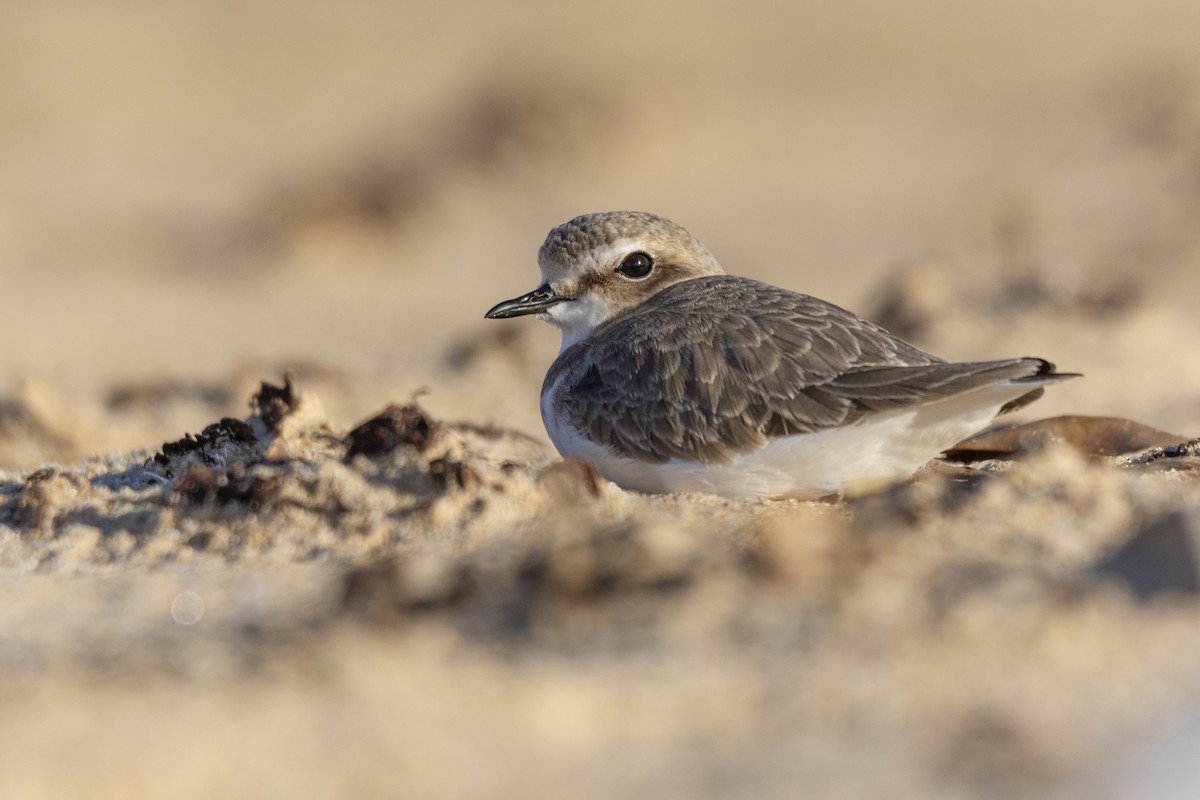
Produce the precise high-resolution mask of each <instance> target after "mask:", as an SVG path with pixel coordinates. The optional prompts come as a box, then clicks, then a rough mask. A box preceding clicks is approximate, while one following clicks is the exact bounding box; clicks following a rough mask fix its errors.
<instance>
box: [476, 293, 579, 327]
mask: <svg viewBox="0 0 1200 800" xmlns="http://www.w3.org/2000/svg"><path fill="white" fill-rule="evenodd" d="M570 299H571V298H569V297H562V296H560V295H557V294H555V293H554V290H553V289H551V288H550V284H543V285H541V286H539V287H538V288H536V289H534V290H533V291H532V292H530V293H529V294H523V295H521V296H520V297H516V298H513V299H512V300H505V301H504V302H503V303H497V304H496V305H495V306H494V307H493V308H492V310H491V311H489V312H487V313H486V314H484V315H483V316H484V317H485V318H487V319H507V318H508V317H523V316H525V315H526V314H540V313H541V312H543V311H545V310H546V309H547V308H549V307H550V306H553V305H557V304H559V303H561V302H563V301H564V300H570Z"/></svg>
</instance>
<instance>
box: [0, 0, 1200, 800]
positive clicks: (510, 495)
mask: <svg viewBox="0 0 1200 800" xmlns="http://www.w3.org/2000/svg"><path fill="white" fill-rule="evenodd" d="M810 5H811V7H807V8H806V7H803V6H800V5H794V7H791V8H780V7H779V4H776V3H759V2H749V3H740V4H736V5H733V6H727V5H724V4H717V3H682V2H679V3H674V2H671V3H660V4H655V5H653V6H649V7H648V6H646V5H645V4H640V3H617V4H609V5H595V4H593V5H590V6H584V5H574V4H549V3H547V4H541V3H519V4H493V3H461V4H454V5H453V6H445V5H437V4H428V5H426V4H409V3H392V4H384V3H358V4H353V5H344V4H340V5H339V4H321V3H310V2H276V1H275V0H270V1H268V2H258V3H253V4H234V3H209V4H200V3H192V4H181V3H173V4H163V3H150V2H122V3H116V4H112V3H110V4H104V5H103V6H100V5H96V4H89V3H83V2H77V0H66V1H64V2H58V3H44V4H22V3H5V4H3V6H2V13H3V19H4V24H3V25H0V108H2V109H3V118H4V124H3V125H0V176H2V178H0V341H2V342H4V346H3V349H2V351H0V470H7V472H3V473H0V587H2V588H0V598H2V600H3V602H0V697H2V698H3V702H4V707H5V713H4V715H3V718H2V719H0V796H3V797H31V798H39V797H63V796H72V795H80V794H87V795H88V796H94V797H107V796H112V797H122V798H130V797H163V796H179V797H193V796H194V797H210V796H225V797H261V796H283V795H287V796H296V797H306V796H307V797H333V796H338V797H343V796H352V797H395V796H414V797H417V796H419V797H429V796H442V797H502V796H518V795H519V796H530V797H569V796H581V797H614V796H633V795H635V794H636V795H639V796H658V797H731V796H758V797H766V796H779V797H792V796H797V794H803V795H804V796H814V797H815V796H864V795H870V796H889V797H922V798H925V797H961V796H988V797H1008V796H1018V795H1023V794H1031V795H1037V796H1048V795H1050V794H1056V796H1062V797H1073V796H1088V797H1124V796H1130V795H1132V794H1135V793H1136V794H1142V793H1144V792H1146V791H1151V790H1153V791H1157V792H1159V794H1158V795H1157V796H1179V797H1185V796H1194V792H1195V789H1196V784H1195V783H1189V780H1194V779H1195V778H1196V776H1195V775H1194V774H1193V775H1188V774H1187V773H1186V769H1187V768H1188V766H1189V764H1188V759H1187V758H1185V757H1182V756H1181V757H1179V758H1175V757H1174V755H1173V754H1178V753H1184V754H1186V753H1187V752H1191V751H1190V750H1189V746H1190V744H1192V743H1195V742H1196V741H1197V740H1200V736H1198V735H1197V734H1196V732H1195V720H1196V719H1197V718H1198V712H1200V704H1197V703H1196V702H1195V701H1194V699H1193V698H1194V697H1195V696H1196V691H1197V689H1200V672H1198V670H1200V638H1198V633H1197V632H1198V630H1200V627H1198V626H1200V608H1197V606H1196V602H1195V598H1194V596H1192V595H1189V594H1187V593H1186V591H1185V592H1184V593H1182V594H1179V595H1164V596H1159V597H1155V598H1151V599H1145V598H1143V599H1141V600H1139V599H1135V595H1134V594H1133V593H1132V592H1131V591H1130V590H1129V587H1128V586H1127V585H1123V583H1122V581H1121V580H1119V579H1118V580H1113V579H1112V575H1113V574H1114V572H1113V570H1111V569H1109V568H1108V567H1106V566H1104V565H1105V564H1106V563H1108V562H1106V559H1109V558H1110V556H1111V555H1112V554H1113V553H1114V552H1119V551H1120V548H1121V547H1122V546H1124V545H1125V544H1126V543H1127V542H1129V541H1130V540H1133V539H1136V538H1137V537H1139V536H1147V535H1149V536H1151V537H1153V536H1159V537H1160V538H1161V537H1162V536H1164V535H1165V536H1166V538H1167V539H1169V540H1171V541H1175V540H1173V539H1171V538H1170V537H1171V536H1172V535H1174V534H1171V533H1170V531H1185V532H1186V531H1190V533H1188V534H1187V536H1183V539H1188V537H1189V536H1190V537H1191V538H1190V540H1189V541H1193V542H1195V541H1196V540H1198V539H1200V484H1198V483H1197V479H1196V477H1195V476H1196V472H1195V465H1194V463H1193V462H1194V459H1187V458H1184V459H1180V460H1178V462H1177V464H1176V463H1172V464H1168V465H1166V466H1163V465H1162V464H1161V463H1159V462H1155V463H1153V464H1147V465H1144V466H1143V467H1136V468H1132V467H1123V466H1121V465H1120V464H1118V463H1117V462H1115V461H1112V460H1108V461H1103V460H1101V461H1088V460H1086V459H1084V458H1083V457H1082V456H1081V455H1078V454H1076V453H1075V452H1073V451H1071V450H1069V449H1065V448H1051V449H1049V450H1046V451H1044V452H1042V453H1040V454H1038V455H1036V456H1034V457H1032V458H1031V459H1029V460H1026V461H1023V462H1020V463H1017V464H1015V465H1011V466H1009V465H1003V464H1000V465H996V464H994V465H992V469H990V470H988V471H982V472H979V473H978V474H974V473H972V474H966V473H962V472H960V471H953V470H940V469H933V470H930V471H927V472H926V473H923V474H922V475H921V476H920V477H919V478H918V480H917V481H916V482H915V483H913V484H912V485H911V486H908V487H901V488H899V489H897V490H895V491H893V492H889V493H885V494H883V495H879V496H877V497H874V498H864V499H861V500H858V501H854V502H850V503H831V504H802V503H732V502H719V501H715V500H711V499H704V498H698V497H668V498H647V497H640V496H636V495H630V494H627V493H624V492H621V491H620V490H619V489H617V488H616V487H612V486H609V485H600V486H598V487H595V486H592V485H590V484H589V482H588V480H587V476H586V475H581V474H579V473H577V472H573V471H571V469H569V468H563V467H560V466H555V459H553V458H552V453H551V452H550V451H549V450H548V449H547V447H548V446H547V444H546V440H545V438H544V434H543V433H542V429H541V423H540V420H539V419H538V413H537V393H538V389H539V387H540V382H541V376H542V374H543V372H544V370H545V368H546V366H547V365H548V364H549V362H550V361H551V359H552V358H553V356H554V353H555V351H556V349H557V346H558V342H557V334H556V333H555V332H553V331H552V330H550V329H548V328H545V327H543V326H539V325H538V323H536V322H533V321H525V320H522V321H516V322H510V323H504V324H501V323H485V322H484V321H483V320H482V314H483V312H484V311H485V310H486V309H487V308H488V307H490V306H491V305H492V304H493V303H495V302H497V301H499V300H501V299H506V298H509V297H512V296H515V295H517V294H520V293H522V292H524V291H526V290H528V289H531V288H533V287H534V285H535V282H536V281H537V272H536V264H535V253H536V249H537V246H538V245H539V244H540V242H541V239H542V237H543V236H544V235H545V233H546V231H547V230H548V229H549V228H550V227H552V226H553V225H555V224H557V223H559V222H562V221H564V220H566V219H568V218H570V217H572V216H574V215H575V214H578V213H582V212H586V211H597V210H606V209H616V208H629V209H642V210H650V211H655V212H658V213H661V214H664V215H666V216H669V217H671V218H673V219H675V220H676V221H678V222H680V223H681V224H683V225H685V226H687V227H688V228H689V229H690V230H692V231H693V232H694V233H695V234H696V235H697V236H699V237H700V238H701V240H703V241H704V242H705V243H706V244H707V245H708V246H709V248H710V249H711V250H712V251H713V252H714V253H715V254H716V255H717V257H718V258H719V259H720V260H721V261H722V263H723V264H724V265H725V267H726V269H728V270H729V271H731V272H735V273H738V274H742V275H747V276H750V277H755V278H760V279H763V280H767V281H771V282H774V283H777V284H780V285H783V286H787V287H789V288H794V289H797V290H801V291H806V292H810V293H812V294H815V295H818V296H821V297H824V298H826V299H829V300H832V301H834V302H838V303H840V304H842V305H845V306H847V307H850V308H853V309H855V310H857V311H860V312H863V313H866V314H868V315H871V316H873V317H876V318H879V319H881V320H882V321H885V322H886V323H887V324H889V325H890V326H893V327H894V328H895V329H896V330H897V332H900V333H903V334H904V335H906V336H908V337H910V338H911V339H912V340H913V341H915V342H916V343H917V344H919V345H921V346H923V347H925V348H927V349H929V350H931V351H933V352H935V353H937V354H939V355H941V356H944V357H946V358H951V359H977V358H978V359H982V358H989V357H1004V356H1013V355H1036V356H1041V357H1044V358H1047V359H1050V360H1052V361H1054V362H1056V363H1057V364H1058V365H1059V367H1060V368H1062V369H1064V370H1069V371H1076V372H1082V373H1084V374H1085V376H1086V377H1085V378H1084V379H1082V380H1077V381H1072V382H1069V383H1067V384H1063V385H1061V386H1057V387H1054V388H1053V389H1052V390H1051V391H1050V392H1049V393H1048V395H1047V397H1046V398H1044V399H1043V400H1041V401H1039V402H1038V403H1037V404H1036V405H1035V406H1032V407H1031V408H1030V409H1028V410H1027V411H1026V412H1025V414H1026V418H1029V415H1030V414H1034V415H1036V416H1051V415H1055V414H1067V413H1070V414H1104V415H1118V416H1125V417H1130V418H1134V419H1137V420H1139V421H1142V422H1145V423H1148V424H1150V425H1154V426H1156V427H1158V428H1162V429H1166V430H1168V431H1173V432H1176V433H1178V434H1180V435H1181V436H1182V437H1191V436H1195V435H1197V433H1200V314H1197V313H1196V299H1195V298H1196V297H1197V296H1198V294H1197V293H1198V292H1200V51H1198V50H1197V48H1196V46H1195V41H1196V32H1197V31H1198V30H1200V6H1196V5H1195V4H1193V3H1186V2H1181V1H1180V0H1174V1H1172V0H1153V1H1152V2H1143V3H1136V4H1134V3H1119V2H1111V1H1109V0H1104V1H1103V2H1090V3H1083V2H1079V3H1041V2H1024V1H1022V2H1009V3H992V4H987V5H983V4H963V3H954V2H950V1H949V0H945V1H944V2H915V3H912V2H910V3H901V4H895V3H887V2H881V0H873V1H871V2H863V3H855V4H810ZM286 368H294V369H295V372H296V376H297V384H298V386H299V387H300V389H301V390H302V391H303V392H306V393H307V394H306V395H305V401H304V402H303V403H300V404H299V410H298V411H297V412H296V413H294V414H293V415H292V416H291V417H289V418H288V419H289V420H290V421H289V422H287V423H286V424H285V425H284V426H283V427H282V428H280V429H279V430H271V429H270V427H271V426H270V425H266V424H265V423H263V422H262V421H261V420H260V419H259V418H258V417H255V418H254V419H253V420H252V423H253V425H254V426H256V427H255V428H254V430H255V431H256V433H255V436H254V442H253V443H251V442H233V443H232V444H231V443H230V442H228V441H225V440H222V442H221V443H220V446H221V447H232V448H233V450H231V451H229V452H226V451H224V450H222V451H221V453H220V454H219V456H220V458H219V459H218V460H217V461H215V462H213V463H210V464H209V465H208V467H209V468H210V469H212V470H213V474H212V476H211V481H212V482H206V480H208V478H206V477H205V475H204V473H202V472H201V473H192V472H190V467H189V466H188V465H180V464H171V465H165V466H164V465H163V464H159V465H158V466H157V467H153V468H144V467H142V466H141V465H142V464H143V462H145V461H146V459H147V458H148V457H150V456H151V455H152V454H153V453H154V451H155V450H156V449H158V448H160V447H161V445H162V443H163V442H164V441H168V440H172V441H173V440H177V439H179V438H180V437H182V436H183V434H184V433H185V432H191V433H198V432H200V431H201V429H202V428H204V427H205V426H206V425H208V424H210V423H213V422H215V421H217V420H218V419H220V418H222V417H229V416H232V417H239V418H241V417H245V416H246V415H247V413H249V410H248V409H247V407H246V401H247V399H248V398H250V396H251V395H252V394H253V393H254V391H255V390H256V389H257V388H258V386H259V382H260V381H263V380H270V381H273V382H278V379H279V376H280V374H281V373H282V371H283V370H284V369H286ZM422 389H424V390H426V393H425V394H424V395H423V396H422V397H421V400H420V402H421V405H422V406H423V407H424V409H425V410H426V411H427V412H428V415H429V417H430V418H431V419H432V420H434V421H436V422H438V423H440V426H439V427H438V428H437V430H436V431H435V432H434V433H433V434H432V436H431V439H430V441H429V442H428V443H427V444H426V446H425V447H424V448H423V449H419V450H418V449H417V448H415V447H412V446H404V447H401V448H400V449H398V450H396V451H395V452H394V453H391V454H388V455H384V456H378V457H370V456H357V457H355V458H349V459H347V458H346V452H345V446H344V445H343V444H341V443H339V437H341V436H342V435H343V434H345V432H346V431H347V430H348V429H349V428H350V427H351V426H352V424H354V423H356V422H359V421H361V420H363V419H366V418H367V417H369V416H371V415H373V414H374V413H376V412H377V411H379V410H380V409H381V408H382V407H383V406H384V405H386V404H387V403H390V402H396V403H401V404H403V403H406V402H408V401H409V400H410V399H411V398H412V397H413V395H414V393H416V392H418V391H419V390H422ZM318 403H319V406H320V408H319V407H318ZM322 409H323V410H322ZM458 423H462V424H458ZM229 430H233V429H228V430H226V432H225V435H226V436H228V435H229ZM235 445H236V446H235ZM239 447H240V448H241V449H240V450H239V449H238V448H239ZM256 448H257V449H256ZM272 448H274V449H272ZM86 457H91V458H86ZM85 458H86V460H85ZM220 459H232V461H228V460H226V461H221V460H220ZM239 459H245V461H244V463H243V462H242V461H239ZM50 462H54V463H57V464H59V465H60V466H58V467H55V468H52V469H45V470H41V471H37V470H38V468H39V467H42V466H43V465H44V464H47V463H50ZM218 462H219V463H218ZM234 462H236V464H234ZM231 464H233V466H231ZM234 466H236V467H237V470H242V471H240V472H239V471H237V470H235V469H234ZM155 470H157V471H155ZM189 475H190V481H191V482H190V483H189V482H187V481H188V480H189ZM1164 526H1166V527H1165V528H1164ZM1172 526H1174V527H1172ZM1164 530H1167V531H1168V533H1167V534H1163V533H1162V531H1164ZM1176 538H1177V539H1178V537H1176ZM1181 546H1182V545H1181ZM1184 550H1186V548H1184ZM1176 560H1177V561H1178V560H1186V559H1185V558H1182V557H1181V559H1176ZM1190 566H1192V567H1194V566H1195V565H1194V564H1192V565H1190ZM1177 583H1178V585H1179V587H1181V588H1182V589H1184V590H1187V588H1188V583H1187V580H1186V579H1181V580H1180V581H1177ZM1193 589H1194V587H1193ZM1172 791H1174V792H1176V793H1177V794H1176V795H1171V794H1170V792H1172Z"/></svg>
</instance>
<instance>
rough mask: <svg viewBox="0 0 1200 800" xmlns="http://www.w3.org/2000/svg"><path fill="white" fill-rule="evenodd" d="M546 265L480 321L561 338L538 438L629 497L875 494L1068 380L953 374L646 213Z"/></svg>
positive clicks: (1021, 363) (604, 227)
mask: <svg viewBox="0 0 1200 800" xmlns="http://www.w3.org/2000/svg"><path fill="white" fill-rule="evenodd" d="M538 266H539V269H540V272H541V283H540V285H539V286H538V287H537V288H536V289H534V290H533V291H531V292H528V293H526V294H523V295H521V296H519V297H516V298H513V299H511V300H505V301H504V302H501V303H499V304H497V305H495V306H494V307H493V308H491V309H490V310H489V311H488V312H487V313H486V315H485V317H486V318H488V319H508V318H512V317H520V316H528V315H532V316H534V317H536V318H537V319H541V320H544V321H546V322H549V323H551V324H553V325H555V326H557V327H558V328H559V329H560V330H561V332H562V346H561V348H560V350H559V353H558V356H557V358H555V360H554V362H553V363H552V364H551V365H550V368H549V370H548V372H547V373H546V378H545V381H544V382H543V384H542V393H541V412H542V420H543V422H544V424H545V427H546V432H547V434H548V435H549V437H550V440H551V441H552V442H553V443H554V446H555V447H556V448H557V450H558V452H559V453H560V454H561V455H562V456H563V457H564V458H574V459H580V460H583V461H586V462H588V463H590V464H591V465H592V466H593V467H594V468H595V470H596V472H598V473H599V474H600V475H601V476H603V477H604V478H606V479H608V480H609V481H612V482H613V483H615V484H617V485H618V486H620V487H622V488H623V489H627V490H632V491H637V492H642V493H648V494H661V493H670V492H697V493H703V494H710V495H718V496H721V497H742V498H795V499H820V498H829V497H835V498H836V497H847V496H855V495H860V494H865V493H869V492H872V491H877V490H879V489H882V488H884V487H887V486H890V485H894V484H897V483H900V482H903V481H905V480H908V479H909V478H910V477H911V476H912V475H913V474H914V473H915V472H916V471H917V470H919V469H920V468H921V467H922V466H924V465H925V464H927V463H928V462H930V461H931V460H933V459H934V458H936V457H937V456H939V455H940V454H941V453H942V452H943V451H945V450H947V449H949V448H951V447H952V446H954V445H955V444H957V443H958V442H960V441H962V440H963V439H965V438H967V437H968V436H970V435H972V434H974V433H976V432H978V431H979V430H981V429H983V428H985V427H987V426H988V425H989V424H990V423H991V422H992V420H993V419H994V418H995V417H996V416H997V415H999V414H1002V413H1006V412H1008V411H1011V410H1014V409H1016V408H1019V407H1021V406H1024V405H1026V404H1027V403H1030V402H1032V401H1034V400H1036V399H1037V398H1038V397H1040V396H1041V395H1042V393H1043V391H1044V387H1045V386H1047V385H1049V384H1053V383H1057V382H1059V381H1063V380H1066V379H1068V378H1073V377H1077V376H1076V375H1075V374H1073V373H1062V372H1058V371H1056V369H1055V366H1054V365H1053V364H1051V363H1050V362H1048V361H1046V360H1043V359H1040V358H1009V359H1003V360H998V361H971V362H950V361H945V360H943V359H941V358H938V357H936V356H933V355H930V354H929V353H926V352H924V351H923V350H921V349H919V348H917V347H915V346H914V345H911V344H909V343H908V342H905V341H903V340H902V339H900V338H898V337H896V336H894V335H892V334H891V333H889V332H888V331H886V330H884V329H883V328H882V327H880V326H879V325H876V324H874V323H872V322H869V321H868V320H866V319H864V318H862V317H860V316H858V315H857V314H854V313H853V312H850V311H847V310H845V309H843V308H841V307H839V306H836V305H834V304H832V303H828V302H826V301H824V300H820V299H818V298H816V297H812V296H810V295H806V294H801V293H799V292H793V291H790V290H787V289H783V288H779V287H776V286H773V285H770V284H767V283H762V282H759V281H756V280H753V279H751V278H744V277H738V276H735V275H730V274H727V273H726V272H725V270H724V269H723V268H722V267H721V265H720V263H718V261H717V259H716V258H715V257H714V256H713V255H712V254H711V253H710V252H709V251H708V249H707V248H706V247H705V246H704V245H703V244H701V242H700V241H699V240H698V239H697V238H696V237H695V236H693V235H692V234H691V233H689V232H688V231H687V230H686V229H685V228H683V227H682V226H680V225H678V224H676V223H674V222H672V221H671V220H669V219H666V218H665V217H661V216H658V215H655V214H651V213H647V212H641V211H609V212H601V213H593V214H583V215H581V216H577V217H575V218H574V219H571V220H570V221H568V222H565V223H563V224H561V225H558V226H557V227H555V228H553V229H552V230H551V231H550V233H549V235H548V236H547V237H546V240H545V242H544V243H543V244H542V246H541V248H540V249H539V250H538Z"/></svg>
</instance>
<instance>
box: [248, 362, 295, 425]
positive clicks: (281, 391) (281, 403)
mask: <svg viewBox="0 0 1200 800" xmlns="http://www.w3.org/2000/svg"><path fill="white" fill-rule="evenodd" d="M295 378H296V376H295V374H294V373H293V372H292V370H290V369H289V370H288V371H287V372H285V373H284V376H283V386H275V385H273V384H270V383H267V382H266V381H263V384H262V388H261V389H259V390H258V393H257V394H255V395H254V397H253V398H251V400H250V408H251V409H253V410H254V413H255V414H257V415H258V417H259V418H260V419H262V421H263V424H264V425H266V426H267V430H269V431H270V432H271V433H279V425H280V423H282V422H283V420H284V418H285V417H287V416H288V415H289V414H291V413H292V412H293V411H295V410H296V405H297V395H296V385H295Z"/></svg>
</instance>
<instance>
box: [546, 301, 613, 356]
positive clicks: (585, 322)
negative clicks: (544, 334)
mask: <svg viewBox="0 0 1200 800" xmlns="http://www.w3.org/2000/svg"><path fill="white" fill-rule="evenodd" d="M538 316H539V317H540V318H541V319H544V320H546V321H547V322H549V323H550V324H551V325H555V326H557V327H558V328H560V329H561V330H562V347H561V348H560V349H559V351H558V352H560V353H561V352H563V351H564V350H566V349H567V348H568V347H571V346H572V345H575V344H578V343H579V342H582V341H583V340H584V339H586V338H587V337H588V336H589V335H591V333H592V331H594V330H595V329H596V328H597V327H598V326H600V325H601V324H603V323H604V322H606V321H607V320H608V319H609V318H610V317H612V309H610V308H609V306H608V303H606V302H604V301H603V300H601V299H600V298H599V297H597V296H596V294H595V293H594V292H584V293H583V294H581V295H580V296H579V297H577V298H575V299H574V300H568V301H566V302H565V303H559V304H558V305H554V306H551V307H550V308H548V309H546V313H544V314H539V315H538Z"/></svg>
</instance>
